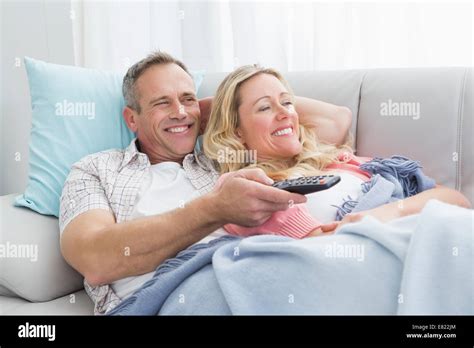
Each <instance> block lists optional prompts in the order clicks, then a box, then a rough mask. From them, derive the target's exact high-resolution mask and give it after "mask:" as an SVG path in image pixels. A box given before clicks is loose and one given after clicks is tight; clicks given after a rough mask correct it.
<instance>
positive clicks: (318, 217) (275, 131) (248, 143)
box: [203, 66, 470, 238]
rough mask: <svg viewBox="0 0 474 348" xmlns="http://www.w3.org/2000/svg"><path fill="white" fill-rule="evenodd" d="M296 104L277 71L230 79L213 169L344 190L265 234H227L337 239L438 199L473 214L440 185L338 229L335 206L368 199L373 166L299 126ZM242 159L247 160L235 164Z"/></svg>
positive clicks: (222, 98)
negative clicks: (359, 224) (336, 234)
mask: <svg viewBox="0 0 474 348" xmlns="http://www.w3.org/2000/svg"><path fill="white" fill-rule="evenodd" d="M294 103H295V101H294V95H293V93H292V92H291V89H290V87H289V85H288V84H287V82H286V81H285V80H284V78H283V77H282V76H281V75H280V74H279V73H278V72H277V71H275V70H273V69H265V68H262V67H258V66H243V67H241V68H239V69H237V70H235V71H234V72H232V73H231V74H229V75H228V76H227V77H226V78H225V79H224V81H223V82H222V83H221V84H220V86H219V88H218V90H217V93H216V96H215V97H214V101H213V105H212V110H211V115H210V117H209V121H208V124H207V128H206V131H205V134H204V142H203V145H204V152H205V154H206V156H207V157H208V158H210V159H212V160H214V161H215V164H216V166H217V167H218V170H219V171H220V173H221V174H223V175H224V176H223V177H221V180H220V182H222V181H223V180H225V175H229V174H227V173H231V172H234V171H237V170H239V169H242V168H246V167H258V168H261V169H262V170H264V171H265V173H266V174H267V175H268V176H269V177H270V178H272V179H274V180H282V179H287V178H295V177H300V176H312V175H324V174H337V175H339V176H341V182H340V183H339V184H337V185H336V186H334V187H333V188H331V189H329V190H326V191H322V192H318V193H314V194H310V195H308V202H307V203H306V206H296V207H290V209H288V210H287V211H284V212H279V213H276V214H274V216H272V218H271V219H270V220H269V221H267V222H266V223H265V224H264V225H265V226H264V225H262V226H260V227H259V228H243V227H239V226H235V225H226V229H227V230H228V231H229V232H231V233H234V234H240V235H251V234H257V233H279V234H284V235H289V236H292V237H296V238H302V237H304V236H308V235H309V236H313V235H317V234H319V233H321V232H325V231H334V230H335V228H336V227H337V226H338V225H341V224H344V223H347V222H352V221H357V220H359V219H360V218H362V217H363V216H364V215H373V216H375V217H377V218H379V219H380V220H382V221H389V220H392V219H394V218H397V217H400V216H404V215H409V214H415V213H418V212H419V211H420V210H421V209H422V208H423V206H424V205H425V203H426V202H427V201H428V200H429V199H433V198H436V199H439V200H442V201H445V202H447V203H451V204H456V205H460V206H464V207H470V204H469V202H468V200H467V199H466V198H465V197H464V196H463V195H462V194H461V193H460V192H458V191H455V190H452V189H448V188H445V187H441V186H439V185H436V186H435V187H434V188H432V189H429V190H425V191H424V192H421V193H419V194H416V195H413V196H412V197H409V198H406V199H404V200H403V201H398V202H393V203H389V204H384V205H381V206H379V207H377V208H374V209H370V210H366V211H364V212H361V213H359V214H347V215H346V216H345V217H344V218H343V219H342V221H341V222H332V221H334V220H336V216H337V214H338V211H340V209H341V208H340V207H339V208H338V207H337V206H338V205H341V204H342V203H343V202H344V200H345V197H347V196H348V195H349V196H350V197H351V198H352V199H354V198H355V199H356V200H357V199H358V198H360V197H361V196H362V194H363V192H362V186H361V184H363V183H364V182H367V181H369V180H370V179H371V178H372V175H371V173H369V172H367V171H364V170H362V169H361V168H360V165H361V164H363V163H364V162H367V161H369V160H370V159H369V158H358V157H356V156H354V155H353V150H352V148H351V147H350V144H349V143H346V144H344V145H342V146H335V145H332V144H327V143H323V142H321V141H319V140H318V138H317V136H316V132H315V131H314V129H311V128H310V127H308V126H306V125H303V124H300V123H299V118H298V113H297V112H296V110H295V105H294ZM242 153H245V154H247V153H248V154H249V155H248V156H237V155H238V154H242ZM223 154H225V155H226V157H225V158H224V159H223V157H222V155H223ZM228 154H231V156H227V155H228ZM252 154H255V156H252ZM235 158H239V159H242V158H245V159H247V161H242V160H235ZM248 159H250V161H249V160H248ZM219 184H220V183H218V185H217V189H218V187H219ZM432 186H434V185H432ZM275 215H277V216H275Z"/></svg>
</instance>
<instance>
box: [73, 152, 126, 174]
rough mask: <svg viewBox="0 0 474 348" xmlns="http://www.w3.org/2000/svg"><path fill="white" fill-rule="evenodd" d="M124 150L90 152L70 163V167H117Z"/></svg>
mask: <svg viewBox="0 0 474 348" xmlns="http://www.w3.org/2000/svg"><path fill="white" fill-rule="evenodd" d="M125 151H126V150H125V149H109V150H103V151H99V152H96V153H92V154H89V155H86V156H84V157H82V158H81V159H80V160H79V161H77V162H76V163H74V164H73V165H72V168H79V169H83V170H90V169H96V170H97V169H98V168H101V167H106V168H108V169H109V170H110V169H112V170H113V169H118V168H119V167H120V165H121V163H122V161H123V159H124V157H125Z"/></svg>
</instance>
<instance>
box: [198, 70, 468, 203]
mask: <svg viewBox="0 0 474 348" xmlns="http://www.w3.org/2000/svg"><path fill="white" fill-rule="evenodd" d="M472 70H473V69H472V68H460V67H455V68H454V67H453V68H410V69H406V68H405V69H373V70H346V71H320V72H290V73H286V74H284V76H285V78H286V79H287V80H288V82H289V84H290V85H291V87H292V89H293V90H294V92H295V94H296V95H300V96H305V97H309V98H316V99H319V100H323V101H326V102H330V103H334V104H337V105H344V106H347V107H349V108H350V109H351V110H352V113H353V123H352V133H353V135H354V138H355V149H356V153H357V155H359V156H372V157H374V156H377V157H387V156H391V155H395V154H397V155H404V156H407V157H409V158H412V159H415V160H417V161H419V162H420V163H421V165H422V166H423V170H424V172H425V173H426V174H427V175H429V176H431V177H433V178H434V179H435V180H436V182H437V183H438V184H440V185H445V186H448V187H451V188H456V189H458V190H460V191H461V192H463V193H464V194H465V195H466V197H468V199H469V200H470V201H471V203H474V163H473V162H474V161H473V159H474V157H473V148H474V144H473V130H474V125H473V109H472V98H473V94H472V93H473V89H472ZM225 76H226V74H225V73H218V74H208V75H206V77H205V79H204V81H203V84H202V86H201V88H200V91H199V96H200V97H206V96H211V95H214V93H215V91H216V89H217V87H218V85H219V83H220V82H221V81H222V79H223V78H224V77H225Z"/></svg>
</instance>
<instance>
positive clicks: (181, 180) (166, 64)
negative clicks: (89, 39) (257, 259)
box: [60, 52, 351, 313]
mask: <svg viewBox="0 0 474 348" xmlns="http://www.w3.org/2000/svg"><path fill="white" fill-rule="evenodd" d="M123 93H124V97H125V100H126V104H127V106H126V107H125V109H124V111H123V117H124V119H125V121H126V123H127V126H128V127H129V128H130V129H131V130H132V131H133V132H135V133H136V136H137V138H136V139H134V141H132V143H131V144H130V145H129V147H127V148H126V149H125V150H110V151H103V152H100V153H97V154H93V155H89V156H87V157H85V158H84V159H82V160H81V161H79V162H77V163H75V164H74V165H73V167H72V169H71V172H70V174H69V176H68V178H67V180H66V182H65V185H64V189H63V194H62V196H61V208H60V231H61V251H62V253H63V256H64V258H65V259H66V261H67V262H68V263H69V264H70V265H71V266H72V267H74V268H75V269H76V270H77V271H79V272H80V273H81V274H82V275H83V276H84V277H85V287H86V290H87V292H88V293H89V295H90V296H91V298H92V299H93V301H94V302H95V313H105V312H106V311H107V310H109V309H111V308H113V307H114V306H115V305H116V304H117V303H118V302H120V300H121V298H124V297H126V296H128V295H129V294H131V293H132V292H133V291H134V290H136V289H137V288H138V287H140V286H141V285H142V284H143V283H144V282H145V281H146V280H147V279H149V278H151V275H152V274H153V271H154V270H155V269H156V267H157V266H158V265H160V264H161V263H162V262H163V261H165V260H166V259H168V258H170V257H173V256H175V255H176V254H177V253H178V252H179V251H181V250H183V249H186V248H187V247H189V246H190V245H192V244H194V243H197V242H199V241H202V240H203V239H204V240H205V238H206V237H208V236H209V235H210V234H211V233H212V232H214V231H216V230H218V229H220V228H221V227H222V226H223V225H224V224H227V223H234V224H238V225H243V226H258V225H261V224H262V223H263V222H265V221H266V220H267V219H268V218H269V217H270V216H271V214H272V213H274V212H276V211H279V210H284V209H286V208H287V207H288V202H290V201H292V202H294V203H296V204H297V203H303V202H305V201H306V198H305V197H304V196H302V195H298V194H293V193H289V192H285V191H282V190H278V189H276V188H273V187H271V185H270V184H271V183H272V181H271V179H269V178H268V177H267V176H266V175H265V174H264V172H263V171H262V170H260V169H246V170H241V171H239V172H236V173H234V175H232V176H229V178H228V179H227V180H226V181H225V182H224V183H223V184H222V185H221V186H220V188H219V189H218V190H212V189H213V183H214V181H212V180H209V179H205V177H206V176H203V175H201V174H200V173H202V171H203V170H206V168H208V169H209V168H210V167H209V164H208V163H207V164H206V159H205V158H202V157H203V156H202V155H193V154H191V153H192V152H193V149H194V147H195V143H196V139H197V137H198V135H199V133H200V129H201V128H202V126H203V124H202V122H203V120H202V119H201V110H203V111H204V112H203V113H204V114H205V117H207V115H208V114H209V108H210V103H211V99H209V98H207V99H205V100H202V101H198V99H197V97H196V94H195V87H194V84H193V80H192V78H191V76H190V74H189V72H188V71H187V69H186V67H185V66H184V64H183V63H181V62H180V61H178V60H176V59H174V58H173V57H171V56H170V55H168V54H166V53H163V52H157V53H154V54H151V55H150V56H148V57H146V58H145V59H143V60H141V61H140V62H138V63H136V64H135V65H133V66H132V67H131V68H130V69H129V70H128V72H127V74H126V75H125V77H124V83H123ZM296 108H297V111H298V112H299V113H300V115H301V116H300V117H302V118H303V120H302V121H304V119H306V120H307V121H308V122H310V121H309V120H311V122H313V123H314V124H315V126H317V127H318V128H317V131H318V135H320V136H321V138H322V139H324V140H326V141H332V142H339V143H340V142H342V140H343V139H344V137H345V135H346V133H347V130H348V128H349V125H350V123H351V115H350V111H349V110H348V109H347V108H343V107H337V106H334V105H330V104H326V103H322V102H318V101H314V100H311V99H306V98H298V99H297V107H296ZM315 110H316V111H315ZM324 135H325V136H324ZM206 166H207V167H206Z"/></svg>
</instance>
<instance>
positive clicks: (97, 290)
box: [59, 139, 219, 314]
mask: <svg viewBox="0 0 474 348" xmlns="http://www.w3.org/2000/svg"><path fill="white" fill-rule="evenodd" d="M149 167H150V161H149V159H148V156H147V155H146V154H144V153H141V152H139V151H138V149H137V146H136V139H134V140H133V141H132V142H131V143H130V145H129V146H128V147H127V148H126V149H125V150H108V151H102V152H98V153H95V154H92V155H89V156H86V157H84V158H83V159H81V160H80V161H79V162H76V163H75V164H73V166H72V168H71V172H70V173H69V175H68V177H67V179H66V182H65V183H64V188H63V192H62V195H61V202H60V214H59V229H60V233H61V234H62V233H63V231H64V228H65V227H66V226H67V224H68V223H69V222H70V221H71V220H72V219H74V218H75V217H77V216H78V215H79V214H81V213H84V212H86V211H88V210H91V209H104V210H108V211H110V212H111V213H113V214H114V216H115V221H116V222H117V223H121V222H124V221H128V220H130V218H131V214H132V211H133V208H134V206H135V203H136V202H135V201H136V199H137V195H138V193H139V190H140V187H141V184H142V181H143V179H144V177H145V173H146V171H147V170H148V168H149ZM183 168H184V170H185V172H186V175H187V177H188V178H189V180H190V181H191V183H192V185H193V186H194V187H195V188H196V190H198V192H199V193H200V194H201V195H202V194H205V193H208V192H210V191H211V190H212V188H213V187H214V184H215V182H216V181H217V179H218V177H219V174H218V173H217V172H216V171H215V170H214V167H213V165H212V162H211V161H210V160H209V159H207V158H206V157H205V156H204V155H203V154H202V153H196V152H195V153H194V154H188V155H187V156H186V157H185V158H184V160H183ZM84 287H85V289H86V292H87V293H88V295H89V296H90V297H91V299H92V300H93V301H94V304H95V305H94V313H95V314H105V313H106V312H107V311H109V310H111V309H112V308H114V307H115V306H116V305H118V304H119V303H120V301H121V299H120V298H119V297H118V296H117V295H116V294H115V293H114V291H113V290H112V287H111V286H109V285H108V284H106V285H100V286H96V287H93V286H91V285H89V284H88V283H87V281H86V280H85V279H84Z"/></svg>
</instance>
